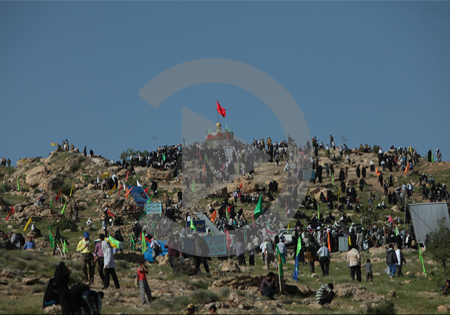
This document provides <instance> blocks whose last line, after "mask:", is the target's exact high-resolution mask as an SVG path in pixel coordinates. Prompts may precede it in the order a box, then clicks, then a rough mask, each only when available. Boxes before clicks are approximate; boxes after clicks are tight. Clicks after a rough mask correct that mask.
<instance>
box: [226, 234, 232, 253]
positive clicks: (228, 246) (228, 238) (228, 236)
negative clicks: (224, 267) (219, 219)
mask: <svg viewBox="0 0 450 315" xmlns="http://www.w3.org/2000/svg"><path fill="white" fill-rule="evenodd" d="M231 242H232V241H231V237H230V234H229V233H228V230H227V248H228V250H230V244H231Z"/></svg>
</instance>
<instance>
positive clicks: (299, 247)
mask: <svg viewBox="0 0 450 315" xmlns="http://www.w3.org/2000/svg"><path fill="white" fill-rule="evenodd" d="M301 250H302V238H301V237H300V236H299V237H298V241H297V254H296V255H298V254H300V251H301Z"/></svg>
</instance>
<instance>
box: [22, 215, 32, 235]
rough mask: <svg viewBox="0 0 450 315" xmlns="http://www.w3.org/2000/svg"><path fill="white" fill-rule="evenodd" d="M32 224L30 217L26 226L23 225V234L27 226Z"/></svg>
mask: <svg viewBox="0 0 450 315" xmlns="http://www.w3.org/2000/svg"><path fill="white" fill-rule="evenodd" d="M32 222H33V220H31V217H30V218H29V219H28V222H27V225H25V228H24V229H23V231H24V232H25V231H26V230H27V228H28V226H29V225H30V224H31V223H32Z"/></svg>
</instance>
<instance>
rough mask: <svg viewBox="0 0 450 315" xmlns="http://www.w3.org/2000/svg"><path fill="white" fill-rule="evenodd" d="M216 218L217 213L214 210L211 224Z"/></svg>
mask: <svg viewBox="0 0 450 315" xmlns="http://www.w3.org/2000/svg"><path fill="white" fill-rule="evenodd" d="M216 218H217V212H216V210H214V212H213V213H212V214H211V222H214V221H215V220H216Z"/></svg>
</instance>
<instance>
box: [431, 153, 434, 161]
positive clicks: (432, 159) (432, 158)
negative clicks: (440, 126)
mask: <svg viewBox="0 0 450 315" xmlns="http://www.w3.org/2000/svg"><path fill="white" fill-rule="evenodd" d="M431 162H434V157H433V152H431Z"/></svg>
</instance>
